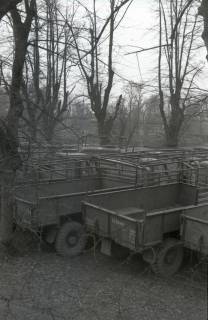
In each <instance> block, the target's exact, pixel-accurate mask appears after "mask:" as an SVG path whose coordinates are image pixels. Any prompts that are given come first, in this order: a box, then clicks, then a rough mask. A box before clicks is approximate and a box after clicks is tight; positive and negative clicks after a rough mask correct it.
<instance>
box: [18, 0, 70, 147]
mask: <svg viewBox="0 0 208 320" xmlns="http://www.w3.org/2000/svg"><path fill="white" fill-rule="evenodd" d="M40 8H41V10H40V11H41V12H40V16H38V12H37V13H36V16H35V23H34V29H33V31H32V34H31V39H30V44H31V45H32V50H29V51H28V54H27V56H26V62H25V64H26V67H25V77H24V81H23V86H22V93H23V96H24V101H25V106H26V108H25V113H24V115H23V119H24V121H25V122H26V124H27V126H28V129H29V131H30V135H31V138H32V140H33V141H34V140H36V139H37V132H41V135H42V136H44V138H45V140H46V141H47V142H49V143H51V141H52V139H53V135H54V131H55V128H56V126H57V125H58V124H59V123H60V122H61V121H62V120H63V116H64V114H65V112H66V111H67V109H68V108H69V106H70V104H71V103H72V101H73V98H72V97H71V94H72V92H73V90H74V88H75V86H73V85H72V86H70V82H69V79H70V77H69V76H70V70H71V67H72V65H73V59H72V56H73V51H72V42H73V37H72V33H71V31H70V29H69V28H67V24H70V21H69V19H70V18H71V17H70V16H68V15H66V16H65V17H64V20H63V19H62V18H61V17H60V15H59V10H60V8H59V5H58V1H57V0H50V1H43V2H42V3H41V5H40ZM69 88H70V89H69ZM39 137H40V135H39Z"/></svg>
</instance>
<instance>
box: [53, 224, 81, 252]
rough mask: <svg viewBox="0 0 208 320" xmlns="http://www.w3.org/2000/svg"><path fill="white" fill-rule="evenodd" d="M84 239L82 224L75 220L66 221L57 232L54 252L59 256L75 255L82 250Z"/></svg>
mask: <svg viewBox="0 0 208 320" xmlns="http://www.w3.org/2000/svg"><path fill="white" fill-rule="evenodd" d="M86 240H87V237H86V233H85V230H84V227H83V225H81V224H80V223H78V222H75V221H71V222H66V223H65V224H64V225H63V226H62V227H61V228H60V230H59V231H58V233H57V237H56V241H55V249H56V252H57V253H58V254H60V255H61V256H66V257H75V256H77V255H79V254H80V253H82V251H83V250H84V248H85V246H86Z"/></svg>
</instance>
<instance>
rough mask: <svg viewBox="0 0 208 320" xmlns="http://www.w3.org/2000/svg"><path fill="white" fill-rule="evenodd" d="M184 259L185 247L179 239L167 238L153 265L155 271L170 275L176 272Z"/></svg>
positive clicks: (162, 274)
mask: <svg viewBox="0 0 208 320" xmlns="http://www.w3.org/2000/svg"><path fill="white" fill-rule="evenodd" d="M182 261H183V247H182V246H181V245H180V244H179V241H178V240H177V239H167V240H165V241H164V242H163V244H162V246H161V247H160V249H159V250H158V252H157V255H156V260H155V262H154V263H153V264H152V265H151V266H152V270H153V271H154V273H156V274H158V275H160V276H163V277H169V276H171V275H173V274H174V273H176V272H177V271H178V270H179V268H180V266H181V264H182Z"/></svg>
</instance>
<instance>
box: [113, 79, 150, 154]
mask: <svg viewBox="0 0 208 320" xmlns="http://www.w3.org/2000/svg"><path fill="white" fill-rule="evenodd" d="M142 89H143V87H142V84H139V83H135V82H130V83H128V85H126V86H125V88H124V98H123V103H122V105H121V108H120V111H119V115H118V118H117V122H118V131H119V141H120V143H121V144H122V146H123V145H125V147H126V148H128V147H129V145H130V144H131V143H132V141H133V138H134V136H135V134H136V133H137V130H138V129H139V128H140V126H142V122H143V113H144V110H143V107H144V104H143V97H142ZM137 139H138V136H137ZM124 140H125V142H124Z"/></svg>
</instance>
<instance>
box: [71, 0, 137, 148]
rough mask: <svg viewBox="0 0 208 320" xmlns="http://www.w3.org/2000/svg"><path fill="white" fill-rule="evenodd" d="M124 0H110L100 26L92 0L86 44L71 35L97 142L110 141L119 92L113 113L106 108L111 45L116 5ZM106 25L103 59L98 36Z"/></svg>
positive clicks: (110, 70) (108, 93) (118, 7)
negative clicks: (98, 140)
mask: <svg viewBox="0 0 208 320" xmlns="http://www.w3.org/2000/svg"><path fill="white" fill-rule="evenodd" d="M128 2H129V3H131V1H128V0H123V1H120V3H119V4H118V3H117V1H115V0H110V14H109V16H108V17H107V18H106V20H105V22H104V24H103V26H99V23H98V17H97V13H96V0H93V11H92V12H90V11H89V10H88V9H86V10H87V14H88V16H89V20H90V26H89V28H87V36H86V38H87V39H89V41H88V48H87V49H86V48H84V49H82V48H81V45H79V44H78V42H77V41H76V39H75V46H76V50H77V55H78V60H79V67H80V70H81V73H82V76H83V79H84V80H85V83H86V86H87V92H88V97H89V100H90V105H91V109H92V111H93V113H94V115H95V117H96V119H97V125H98V134H99V138H100V144H101V145H106V144H109V143H110V140H111V138H110V137H111V131H112V128H113V124H114V122H115V119H116V118H117V115H118V111H119V108H120V104H121V100H122V96H121V95H120V96H119V97H118V99H117V101H116V103H115V108H114V113H109V112H108V106H109V100H110V94H111V90H112V87H113V80H114V70H113V47H114V30H115V28H116V27H117V25H116V24H115V23H116V17H117V14H118V12H119V11H120V9H121V8H122V7H123V6H124V5H125V4H127V3H128ZM107 26H109V28H108V34H107V36H106V34H105V37H106V38H105V41H108V59H107V62H106V63H104V62H103V61H102V60H101V57H100V55H101V52H100V43H101V42H102V41H103V39H102V38H101V36H102V35H103V34H104V31H105V30H106V29H107ZM105 68H106V70H105ZM105 71H106V72H105ZM103 73H104V75H103Z"/></svg>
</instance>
